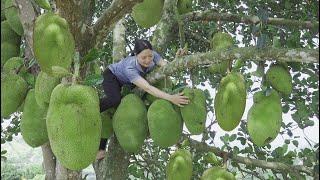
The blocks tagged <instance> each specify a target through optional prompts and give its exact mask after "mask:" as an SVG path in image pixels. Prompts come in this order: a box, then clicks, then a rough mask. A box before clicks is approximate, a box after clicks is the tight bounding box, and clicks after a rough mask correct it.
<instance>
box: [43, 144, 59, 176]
mask: <svg viewBox="0 0 320 180" xmlns="http://www.w3.org/2000/svg"><path fill="white" fill-rule="evenodd" d="M41 149H42V155H43V169H44V171H45V174H46V180H54V179H55V178H56V158H55V156H54V154H53V153H52V151H51V147H50V143H49V142H47V143H45V144H44V145H42V146H41Z"/></svg>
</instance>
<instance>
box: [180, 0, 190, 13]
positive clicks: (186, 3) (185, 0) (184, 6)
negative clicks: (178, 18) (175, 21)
mask: <svg viewBox="0 0 320 180" xmlns="http://www.w3.org/2000/svg"><path fill="white" fill-rule="evenodd" d="M177 7H178V12H179V14H185V13H188V12H191V11H192V0H178V5H177Z"/></svg>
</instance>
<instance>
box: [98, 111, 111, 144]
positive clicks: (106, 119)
mask: <svg viewBox="0 0 320 180" xmlns="http://www.w3.org/2000/svg"><path fill="white" fill-rule="evenodd" d="M101 121H102V129H101V138H109V137H110V136H111V135H112V134H113V129H112V119H111V117H110V115H109V112H108V111H104V112H102V113H101Z"/></svg>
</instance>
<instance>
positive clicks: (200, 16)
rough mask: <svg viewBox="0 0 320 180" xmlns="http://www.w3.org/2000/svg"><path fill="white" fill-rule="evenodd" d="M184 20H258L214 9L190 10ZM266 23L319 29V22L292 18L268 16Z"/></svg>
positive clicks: (246, 22) (249, 22) (248, 21)
mask: <svg viewBox="0 0 320 180" xmlns="http://www.w3.org/2000/svg"><path fill="white" fill-rule="evenodd" d="M183 19H184V21H185V22H188V21H228V22H236V23H245V24H257V23H259V22H260V19H259V17H258V16H247V15H236V14H229V13H219V12H217V11H216V10H214V9H210V10H206V11H202V12H191V13H187V14H185V15H183ZM267 24H271V25H276V26H286V27H291V28H300V29H313V30H317V31H318V29H319V22H311V21H299V20H292V19H283V18H268V20H267Z"/></svg>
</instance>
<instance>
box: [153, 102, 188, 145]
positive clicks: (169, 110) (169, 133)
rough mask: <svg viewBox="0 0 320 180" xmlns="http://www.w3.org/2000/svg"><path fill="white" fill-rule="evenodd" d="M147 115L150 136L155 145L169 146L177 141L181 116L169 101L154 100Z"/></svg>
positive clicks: (179, 134)
mask: <svg viewBox="0 0 320 180" xmlns="http://www.w3.org/2000/svg"><path fill="white" fill-rule="evenodd" d="M147 117H148V126H149V132H150V136H151V138H152V139H153V141H154V143H155V144H156V145H158V146H160V147H169V146H172V145H174V144H176V143H177V142H178V141H179V139H180V136H181V134H182V125H183V123H182V118H181V114H180V113H179V112H177V111H176V110H175V109H174V107H173V105H172V104H171V103H170V102H169V101H166V100H163V99H158V100H156V101H154V102H153V103H152V104H151V106H150V107H149V109H148V113H147Z"/></svg>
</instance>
